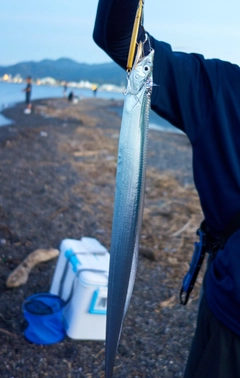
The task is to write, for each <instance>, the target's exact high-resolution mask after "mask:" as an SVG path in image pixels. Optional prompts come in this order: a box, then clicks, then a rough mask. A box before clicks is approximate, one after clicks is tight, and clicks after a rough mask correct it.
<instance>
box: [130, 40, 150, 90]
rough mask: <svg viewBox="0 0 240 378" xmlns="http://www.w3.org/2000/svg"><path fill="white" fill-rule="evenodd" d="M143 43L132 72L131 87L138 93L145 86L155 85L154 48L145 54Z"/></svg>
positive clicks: (139, 47) (140, 45)
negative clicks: (153, 73) (153, 78)
mask: <svg viewBox="0 0 240 378" xmlns="http://www.w3.org/2000/svg"><path fill="white" fill-rule="evenodd" d="M142 54H143V45H142V43H140V44H139V45H138V50H137V54H136V58H135V62H134V65H133V68H132V71H131V74H130V87H131V92H132V93H138V92H139V91H140V90H141V88H142V87H143V86H147V87H149V88H151V87H152V86H153V81H152V72H153V59H154V50H151V51H150V53H149V54H148V55H145V56H143V55H142Z"/></svg>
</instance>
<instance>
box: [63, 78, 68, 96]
mask: <svg viewBox="0 0 240 378" xmlns="http://www.w3.org/2000/svg"><path fill="white" fill-rule="evenodd" d="M67 87H68V86H67V82H66V81H65V84H64V86H63V97H64V98H65V97H67Z"/></svg>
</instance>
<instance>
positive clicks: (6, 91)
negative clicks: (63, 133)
mask: <svg viewBox="0 0 240 378" xmlns="http://www.w3.org/2000/svg"><path fill="white" fill-rule="evenodd" d="M25 87H26V84H25V83H23V84H13V83H4V82H0V112H1V111H2V110H3V109H4V108H6V107H11V106H14V104H16V103H18V102H24V101H25V93H24V92H23V89H24V88H25ZM70 90H73V91H74V94H75V95H76V96H77V97H79V98H89V97H93V92H92V90H91V89H86V88H83V89H80V88H71V89H70V88H68V93H69V92H70ZM31 97H32V100H39V99H44V98H56V97H63V88H62V87H60V86H59V87H53V86H47V85H41V86H38V85H33V86H32V96H31ZM97 97H99V98H105V99H114V100H124V95H123V93H121V92H102V91H98V92H97ZM120 115H121V114H120ZM11 123H12V121H11V120H9V119H7V118H6V117H4V116H3V115H2V114H1V113H0V126H5V125H9V124H11ZM149 127H150V128H152V129H155V130H159V131H168V132H174V133H178V132H179V131H178V130H177V129H176V128H175V127H173V126H172V125H171V124H170V123H169V122H167V121H166V120H164V119H163V118H161V117H159V116H158V115H157V114H156V113H154V112H153V111H151V112H150V120H149Z"/></svg>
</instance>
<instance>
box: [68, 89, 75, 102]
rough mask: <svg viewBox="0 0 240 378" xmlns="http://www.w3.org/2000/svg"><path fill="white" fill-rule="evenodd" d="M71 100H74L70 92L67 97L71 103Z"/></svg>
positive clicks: (72, 93)
mask: <svg viewBox="0 0 240 378" xmlns="http://www.w3.org/2000/svg"><path fill="white" fill-rule="evenodd" d="M73 99H74V92H73V91H71V92H70V93H69V95H68V101H73Z"/></svg>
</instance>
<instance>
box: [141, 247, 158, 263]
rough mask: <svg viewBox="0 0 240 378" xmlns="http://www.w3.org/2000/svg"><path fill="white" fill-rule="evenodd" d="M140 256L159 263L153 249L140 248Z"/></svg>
mask: <svg viewBox="0 0 240 378" xmlns="http://www.w3.org/2000/svg"><path fill="white" fill-rule="evenodd" d="M139 255H141V256H143V257H145V258H146V259H148V260H151V261H157V257H156V254H155V252H154V250H153V249H152V248H146V247H139Z"/></svg>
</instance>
